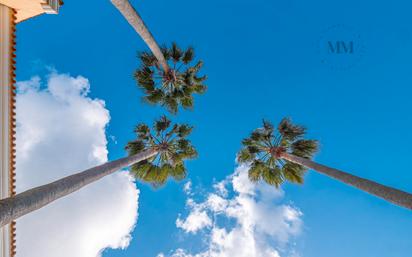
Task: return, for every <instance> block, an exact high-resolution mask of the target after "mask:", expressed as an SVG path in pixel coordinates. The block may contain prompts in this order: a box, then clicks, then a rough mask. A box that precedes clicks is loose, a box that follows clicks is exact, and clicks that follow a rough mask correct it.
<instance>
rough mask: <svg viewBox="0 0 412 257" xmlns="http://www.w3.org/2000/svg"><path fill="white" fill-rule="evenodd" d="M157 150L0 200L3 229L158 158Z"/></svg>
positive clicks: (108, 163) (0, 219)
mask: <svg viewBox="0 0 412 257" xmlns="http://www.w3.org/2000/svg"><path fill="white" fill-rule="evenodd" d="M156 153H157V150H154V149H150V150H146V151H144V152H142V153H139V154H136V155H132V156H129V157H125V158H121V159H118V160H115V161H112V162H107V163H105V164H102V165H99V166H96V167H93V168H90V169H88V170H85V171H83V172H80V173H77V174H74V175H71V176H68V177H65V178H62V179H59V180H56V181H54V182H52V183H50V184H46V185H43V186H39V187H35V188H32V189H29V190H27V191H24V192H22V193H20V194H17V195H15V196H13V197H9V198H5V199H2V200H0V227H2V226H4V225H6V224H8V223H10V222H11V221H13V220H15V219H17V218H19V217H21V216H23V215H25V214H27V213H30V212H32V211H35V210H38V209H40V208H41V207H43V206H45V205H47V204H49V203H51V202H53V201H55V200H57V199H59V198H61V197H63V196H66V195H68V194H70V193H73V192H75V191H77V190H79V189H81V188H82V187H84V186H86V185H88V184H90V183H92V182H95V181H97V180H99V179H101V178H103V177H105V176H107V175H110V174H112V173H114V172H115V171H118V170H119V169H121V168H124V167H126V166H129V165H132V164H135V163H137V162H140V161H142V160H146V159H148V158H150V157H152V156H154V155H156Z"/></svg>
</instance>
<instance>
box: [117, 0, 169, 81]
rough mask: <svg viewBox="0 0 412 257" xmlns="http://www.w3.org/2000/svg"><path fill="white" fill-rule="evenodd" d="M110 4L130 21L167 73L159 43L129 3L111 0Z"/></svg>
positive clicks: (126, 0) (121, 0) (123, 0)
mask: <svg viewBox="0 0 412 257" xmlns="http://www.w3.org/2000/svg"><path fill="white" fill-rule="evenodd" d="M111 2H112V4H113V5H114V6H115V7H116V8H117V9H118V10H119V11H120V13H121V14H122V15H123V17H124V18H125V19H126V20H127V21H128V22H129V23H130V25H131V26H132V27H133V28H134V30H136V32H137V33H138V34H139V35H140V37H141V38H142V39H143V41H144V42H145V43H146V44H147V45H148V46H149V48H150V50H151V51H152V53H153V54H154V56H155V57H156V59H157V60H158V61H159V63H160V65H161V66H162V68H163V71H164V72H165V73H167V72H168V71H169V65H168V64H167V62H166V59H165V57H164V55H163V53H162V51H161V50H160V47H159V45H158V44H157V43H156V40H155V39H154V37H153V35H152V33H150V31H149V30H148V29H147V27H146V25H145V24H144V21H143V20H142V18H141V17H140V15H139V14H138V13H137V11H136V10H135V9H134V8H133V6H132V5H131V4H130V3H129V1H128V0H111Z"/></svg>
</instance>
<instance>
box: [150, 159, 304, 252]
mask: <svg viewBox="0 0 412 257" xmlns="http://www.w3.org/2000/svg"><path fill="white" fill-rule="evenodd" d="M247 169H248V167H247V166H240V167H238V168H237V169H236V171H235V172H234V174H232V175H231V176H229V177H228V178H227V179H225V180H223V181H221V182H218V183H216V184H215V185H214V186H213V188H214V189H213V191H212V192H210V193H208V194H207V196H206V197H205V198H204V199H202V200H200V201H196V200H195V198H196V194H194V193H193V192H192V190H191V188H192V185H191V184H187V185H186V186H185V187H184V189H185V192H186V194H187V196H188V200H187V203H186V206H187V209H188V211H189V212H188V214H187V216H186V217H185V218H182V217H179V218H178V219H177V221H176V225H177V227H179V228H181V229H182V230H183V232H185V233H187V234H188V236H192V235H193V234H196V233H202V234H201V235H202V237H203V239H204V240H203V241H204V242H205V248H206V249H204V250H203V251H200V252H198V253H192V252H189V251H187V250H185V249H182V248H179V249H177V250H174V251H172V252H171V253H170V254H168V255H167V256H170V257H233V256H236V257H280V256H296V252H295V251H294V249H293V247H292V245H293V242H292V241H293V238H294V237H295V236H297V235H298V234H299V233H300V232H301V229H302V220H301V216H302V213H301V212H300V211H299V210H298V209H297V208H295V207H293V206H291V205H289V204H284V203H281V199H282V198H283V191H281V190H276V189H274V188H273V187H269V186H267V185H265V184H261V183H258V184H254V183H251V182H250V181H249V179H248V175H247ZM189 183H190V182H189ZM165 256H166V254H164V253H160V254H159V255H158V257H165Z"/></svg>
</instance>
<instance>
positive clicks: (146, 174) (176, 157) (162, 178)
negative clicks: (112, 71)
mask: <svg viewBox="0 0 412 257" xmlns="http://www.w3.org/2000/svg"><path fill="white" fill-rule="evenodd" d="M191 131H192V127H190V126H188V125H186V124H181V125H179V124H175V125H173V126H171V121H170V120H168V119H167V118H166V117H165V116H163V117H161V118H160V119H159V120H157V121H155V123H154V126H153V128H152V130H151V129H150V128H149V127H148V126H147V125H145V124H140V125H138V126H137V127H136V129H135V132H136V136H137V138H136V140H134V141H131V142H129V143H128V144H127V146H126V149H127V151H128V153H129V156H128V157H125V158H121V159H118V160H115V161H111V162H107V163H105V164H102V165H99V166H96V167H93V168H90V169H87V170H85V171H82V172H80V173H77V174H74V175H71V176H68V177H65V178H62V179H59V180H57V181H54V182H52V183H49V184H46V185H43V186H39V187H36V188H32V189H30V190H27V191H25V192H22V193H20V194H17V195H15V196H13V197H9V198H5V199H2V200H0V227H2V226H4V225H6V224H8V223H10V222H11V221H12V220H15V219H17V218H19V217H21V216H23V215H25V214H27V213H30V212H32V211H35V210H37V209H40V208H41V207H43V206H45V205H47V204H49V203H51V202H53V201H55V200H57V199H59V198H61V197H64V196H66V195H68V194H70V193H73V192H75V191H77V190H80V189H81V188H82V187H84V186H86V185H88V184H90V183H92V182H95V181H97V180H99V179H101V178H103V177H105V176H107V175H110V174H112V173H114V172H116V171H118V170H120V169H122V168H124V167H127V166H130V165H132V169H131V171H132V174H134V176H135V177H136V178H137V179H141V180H143V181H146V182H149V183H151V184H153V185H155V186H159V185H162V184H164V183H165V182H166V181H167V179H168V178H169V177H173V178H175V179H177V180H179V179H182V178H184V177H185V176H186V168H185V166H184V161H185V160H188V159H193V158H195V157H196V156H197V152H196V150H195V148H194V147H193V146H192V144H191V142H190V141H189V140H188V139H187V137H188V136H189V134H190V133H191Z"/></svg>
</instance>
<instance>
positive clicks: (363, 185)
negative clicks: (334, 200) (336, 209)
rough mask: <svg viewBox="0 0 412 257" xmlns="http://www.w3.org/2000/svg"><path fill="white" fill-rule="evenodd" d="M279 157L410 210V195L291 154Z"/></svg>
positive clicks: (411, 201) (283, 154) (411, 200)
mask: <svg viewBox="0 0 412 257" xmlns="http://www.w3.org/2000/svg"><path fill="white" fill-rule="evenodd" d="M280 157H281V158H283V159H285V160H288V161H290V162H293V163H297V164H300V165H303V166H305V167H307V168H310V169H313V170H315V171H318V172H320V173H322V174H325V175H327V176H329V177H332V178H334V179H337V180H339V181H341V182H343V183H345V184H349V185H351V186H354V187H356V188H358V189H360V190H363V191H365V192H368V193H370V194H372V195H375V196H377V197H380V198H383V199H385V200H387V201H389V202H391V203H394V204H396V205H399V206H403V207H405V208H407V209H411V210H412V194H409V193H407V192H404V191H401V190H398V189H395V188H392V187H387V186H384V185H381V184H379V183H376V182H373V181H371V180H368V179H364V178H361V177H357V176H354V175H352V174H349V173H346V172H343V171H340V170H337V169H333V168H329V167H327V166H324V165H322V164H318V163H316V162H313V161H311V160H308V159H305V158H302V157H298V156H295V155H292V154H288V153H281V154H280Z"/></svg>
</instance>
